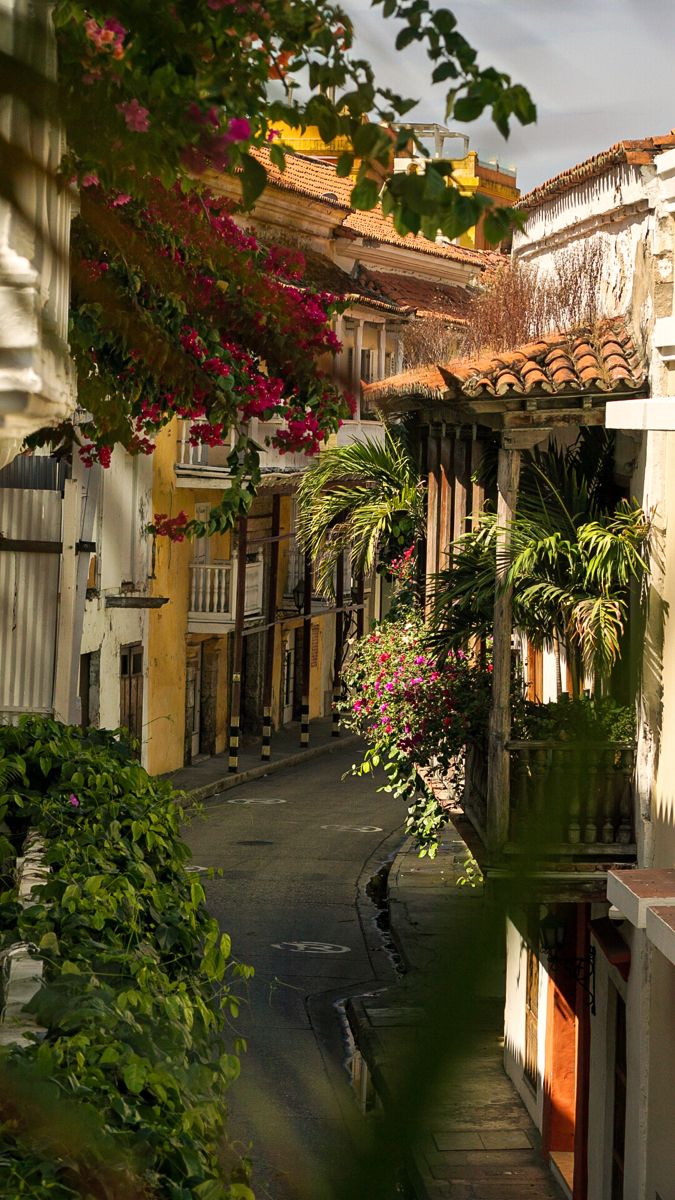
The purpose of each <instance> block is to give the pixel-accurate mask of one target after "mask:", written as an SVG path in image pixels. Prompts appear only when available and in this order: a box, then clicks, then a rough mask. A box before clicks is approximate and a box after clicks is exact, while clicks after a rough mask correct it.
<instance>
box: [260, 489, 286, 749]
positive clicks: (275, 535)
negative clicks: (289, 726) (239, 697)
mask: <svg viewBox="0 0 675 1200" xmlns="http://www.w3.org/2000/svg"><path fill="white" fill-rule="evenodd" d="M280 515H281V496H279V495H274V496H273V497H272V533H271V538H270V541H271V551H270V574H269V580H268V585H267V606H266V615H267V632H266V634H265V674H264V678H263V723H262V747H261V750H260V757H261V758H262V760H263V762H269V759H270V758H271V756H272V683H273V677H274V650H275V644H276V633H277V624H276V620H277V582H278V578H279V536H280V535H279V528H280V524H281V520H280Z"/></svg>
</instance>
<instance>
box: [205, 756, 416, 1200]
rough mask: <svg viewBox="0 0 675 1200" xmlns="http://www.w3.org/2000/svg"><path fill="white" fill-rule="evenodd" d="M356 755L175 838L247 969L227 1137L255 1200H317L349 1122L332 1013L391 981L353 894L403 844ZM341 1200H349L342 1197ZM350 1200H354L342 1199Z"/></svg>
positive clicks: (225, 805)
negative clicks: (248, 1164)
mask: <svg viewBox="0 0 675 1200" xmlns="http://www.w3.org/2000/svg"><path fill="white" fill-rule="evenodd" d="M353 759H354V748H353V747H352V748H351V749H350V748H347V749H344V750H340V751H339V752H337V753H335V754H331V755H328V756H326V757H325V758H319V759H314V760H311V761H309V762H307V764H305V765H302V766H300V767H290V768H288V769H286V770H283V771H280V772H279V773H277V774H274V775H270V776H268V777H267V778H264V779H260V780H256V781H255V782H253V783H248V784H242V785H241V786H240V787H238V788H235V789H233V790H232V791H228V792H225V793H223V794H222V795H220V796H216V797H214V798H213V800H211V801H209V802H208V803H207V805H206V806H205V809H204V818H203V819H201V818H200V819H197V820H196V821H195V822H194V823H192V824H191V826H190V827H189V828H188V830H187V832H186V837H187V841H188V842H189V844H190V846H191V849H192V853H193V864H195V865H197V866H199V867H222V868H223V869H224V874H223V877H222V878H217V879H213V880H209V879H205V880H204V881H203V882H204V886H205V890H206V895H207V902H208V905H209V908H210V910H211V912H212V913H213V914H214V916H216V917H217V919H218V921H219V923H220V925H221V928H222V929H223V930H226V931H227V932H228V933H229V934H230V935H231V937H232V945H233V954H234V955H235V956H236V957H237V958H238V959H240V960H241V961H243V962H246V963H249V964H251V965H252V966H253V967H254V968H255V978H254V980H253V981H252V982H251V984H249V985H248V989H247V992H246V996H245V1003H244V1005H243V1007H242V1012H241V1015H240V1017H239V1019H238V1020H237V1022H236V1026H237V1033H239V1034H241V1035H243V1036H244V1037H246V1038H247V1040H248V1051H247V1053H246V1055H245V1056H244V1058H243V1061H242V1072H241V1077H240V1079H239V1080H238V1081H237V1082H236V1083H235V1084H234V1085H233V1088H232V1091H231V1093H230V1120H229V1131H230V1135H231V1137H232V1139H233V1141H234V1142H235V1144H236V1145H237V1148H238V1149H239V1150H245V1149H246V1147H247V1146H248V1145H249V1144H250V1145H251V1158H252V1159H253V1161H254V1164H255V1173H254V1181H253V1182H254V1187H255V1191H256V1197H257V1198H258V1200H263V1198H264V1200H268V1198H269V1200H329V1198H330V1197H332V1196H333V1194H334V1191H333V1188H334V1183H335V1180H336V1179H337V1178H338V1177H339V1174H340V1171H341V1169H342V1167H343V1166H344V1164H345V1162H346V1161H348V1159H347V1158H346V1157H345V1156H349V1155H350V1154H351V1153H352V1149H353V1145H354V1141H353V1139H354V1137H355V1136H356V1137H358V1134H359V1126H360V1124H361V1118H360V1116H359V1115H358V1110H357V1107H356V1103H355V1101H354V1099H353V1097H352V1094H351V1091H350V1088H349V1085H348V1078H347V1072H346V1069H345V1067H344V1062H345V1058H346V1054H347V1045H346V1042H345V1038H344V1032H343V1029H342V1027H341V1023H340V1018H339V1012H338V1010H336V1008H335V1007H334V1006H335V1003H336V1001H338V1000H340V999H342V998H344V997H346V996H349V995H352V994H355V993H359V992H365V991H368V990H370V989H373V988H376V987H377V986H385V985H387V984H389V983H391V982H392V980H393V978H394V968H393V965H392V962H391V959H390V957H389V955H388V952H387V948H386V946H385V945H384V943H383V940H382V936H381V934H380V933H379V931H378V929H377V927H376V925H375V916H376V915H377V914H376V910H375V908H374V906H373V905H372V904H371V902H370V900H368V899H367V898H366V897H365V892H364V889H365V884H366V882H367V881H368V879H369V878H370V877H371V876H372V875H374V874H375V872H376V871H377V869H378V867H379V866H380V865H381V863H382V862H383V860H385V859H386V858H387V857H388V856H389V855H390V854H391V853H392V852H393V851H394V850H395V849H396V848H397V846H398V844H399V843H400V841H401V840H402V832H401V829H400V826H401V820H402V813H401V810H400V808H399V806H398V805H397V804H396V803H395V802H394V801H392V799H391V798H390V797H389V796H387V795H385V794H384V793H379V794H378V792H377V790H376V788H377V782H380V781H377V782H373V781H371V779H370V778H366V779H362V780H361V779H354V778H352V777H349V778H347V779H346V780H345V781H344V782H343V781H342V779H341V777H342V775H343V774H344V773H345V771H347V770H348V768H349V767H350V765H351V763H352V761H353ZM350 1200H351V1197H350ZM353 1200H366V1197H363V1198H362V1197H357V1196H354V1197H353Z"/></svg>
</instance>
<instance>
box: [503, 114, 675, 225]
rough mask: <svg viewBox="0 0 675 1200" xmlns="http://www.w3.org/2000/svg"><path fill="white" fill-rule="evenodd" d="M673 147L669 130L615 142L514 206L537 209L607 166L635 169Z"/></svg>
mask: <svg viewBox="0 0 675 1200" xmlns="http://www.w3.org/2000/svg"><path fill="white" fill-rule="evenodd" d="M673 146H675V132H673V131H672V130H671V132H670V133H667V134H664V135H663V136H661V137H653V138H638V139H635V140H633V141H623V142H616V143H615V145H613V146H610V147H609V149H608V150H603V151H602V152H601V153H600V154H594V155H593V156H592V157H591V158H587V159H585V160H584V161H583V162H581V163H578V164H577V166H575V167H569V168H568V169H567V170H566V171H561V172H560V174H559V175H554V176H553V178H552V179H547V180H546V182H545V183H540V184H539V185H538V187H536V188H533V189H532V191H530V192H526V193H525V195H524V196H521V197H520V199H519V200H517V201H516V203H515V205H514V207H515V208H522V209H525V211H527V212H530V211H531V209H533V208H537V207H538V206H539V205H540V204H545V203H546V202H547V201H548V200H552V199H553V198H554V197H555V196H559V195H561V194H562V193H563V192H568V191H570V190H571V189H572V188H575V187H579V185H580V184H582V183H586V182H587V180H589V179H595V178H596V177H597V176H598V175H602V174H603V172H604V171H606V170H608V169H609V168H610V167H614V166H622V165H628V166H635V167H639V166H647V165H648V164H649V163H652V162H653V161H654V159H655V158H656V156H657V154H661V153H662V152H663V151H664V150H669V149H671V148H672V147H673Z"/></svg>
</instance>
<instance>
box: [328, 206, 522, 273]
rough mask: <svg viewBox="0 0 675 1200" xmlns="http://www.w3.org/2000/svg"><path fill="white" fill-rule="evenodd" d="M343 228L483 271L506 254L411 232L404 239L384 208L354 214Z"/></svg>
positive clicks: (374, 240) (378, 240)
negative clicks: (383, 211) (471, 248)
mask: <svg viewBox="0 0 675 1200" xmlns="http://www.w3.org/2000/svg"><path fill="white" fill-rule="evenodd" d="M342 228H343V229H345V230H350V231H351V232H352V233H354V234H357V235H358V236H359V237H362V238H366V239H367V240H368V241H372V242H384V243H385V244H386V245H391V246H406V247H407V248H408V249H410V250H418V251H420V252H421V253H422V254H433V255H435V256H436V257H437V258H451V259H454V260H455V262H465V263H471V264H475V266H476V267H477V268H478V269H479V270H483V269H484V268H485V267H487V266H491V265H493V264H495V263H497V262H504V261H505V259H504V255H503V254H498V253H497V251H495V250H469V249H468V248H467V247H465V246H455V245H454V243H452V242H447V243H445V242H432V241H430V240H429V238H425V237H421V235H420V234H413V233H408V234H406V235H405V237H401V235H400V234H399V233H397V232H396V230H395V229H394V223H393V221H391V220H390V219H389V217H385V216H384V215H383V213H382V210H381V209H380V208H374V209H371V210H370V212H363V211H361V210H358V211H353V212H351V213H350V214H349V216H348V217H347V218H346V220H345V221H343V223H342Z"/></svg>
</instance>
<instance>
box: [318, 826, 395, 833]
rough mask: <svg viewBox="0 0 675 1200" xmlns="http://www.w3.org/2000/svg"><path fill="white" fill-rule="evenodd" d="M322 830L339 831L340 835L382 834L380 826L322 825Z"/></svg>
mask: <svg viewBox="0 0 675 1200" xmlns="http://www.w3.org/2000/svg"><path fill="white" fill-rule="evenodd" d="M321 828H322V829H339V830H340V831H341V832H342V833H383V832H384V830H383V829H382V826H381V825H322V826H321Z"/></svg>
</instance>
